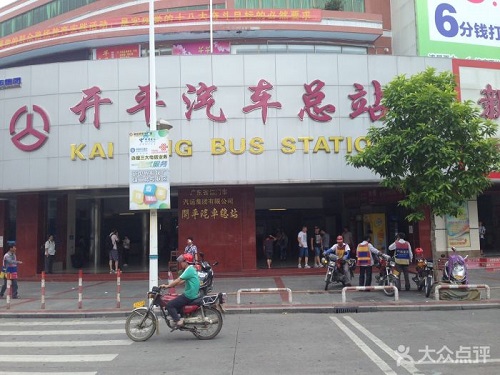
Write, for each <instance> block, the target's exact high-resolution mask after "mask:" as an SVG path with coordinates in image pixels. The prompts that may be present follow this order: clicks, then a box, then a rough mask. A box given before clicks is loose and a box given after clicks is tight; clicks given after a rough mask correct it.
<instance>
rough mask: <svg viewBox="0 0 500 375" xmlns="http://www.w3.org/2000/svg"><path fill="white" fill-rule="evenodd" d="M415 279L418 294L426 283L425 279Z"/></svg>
mask: <svg viewBox="0 0 500 375" xmlns="http://www.w3.org/2000/svg"><path fill="white" fill-rule="evenodd" d="M417 277H418V282H417V290H418V291H419V292H421V291H422V289H424V287H425V283H426V282H427V281H426V280H425V279H424V280H421V279H420V276H417Z"/></svg>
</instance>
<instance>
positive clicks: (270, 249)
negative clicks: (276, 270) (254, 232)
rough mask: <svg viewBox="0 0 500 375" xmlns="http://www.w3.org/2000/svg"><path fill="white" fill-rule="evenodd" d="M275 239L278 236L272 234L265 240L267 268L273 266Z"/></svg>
mask: <svg viewBox="0 0 500 375" xmlns="http://www.w3.org/2000/svg"><path fill="white" fill-rule="evenodd" d="M275 240H276V238H275V237H274V236H272V235H270V234H269V235H268V236H267V237H266V239H265V240H264V255H265V256H266V261H267V268H271V264H272V263H273V253H274V241H275Z"/></svg>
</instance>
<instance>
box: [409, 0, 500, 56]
mask: <svg viewBox="0 0 500 375" xmlns="http://www.w3.org/2000/svg"><path fill="white" fill-rule="evenodd" d="M415 8H416V12H417V30H418V36H417V42H418V53H419V55H420V56H431V57H452V58H461V59H473V60H474V59H477V60H492V61H500V56H499V54H498V49H499V48H500V4H498V2H496V1H483V0H453V1H451V0H428V1H415Z"/></svg>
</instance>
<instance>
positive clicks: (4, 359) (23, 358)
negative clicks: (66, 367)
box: [0, 354, 118, 374]
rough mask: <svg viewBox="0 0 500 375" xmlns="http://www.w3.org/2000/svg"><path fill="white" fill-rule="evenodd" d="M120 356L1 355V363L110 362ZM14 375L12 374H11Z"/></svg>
mask: <svg viewBox="0 0 500 375" xmlns="http://www.w3.org/2000/svg"><path fill="white" fill-rule="evenodd" d="M117 356H118V354H80V355H73V354H70V355H64V354H58V355H47V354H40V355H33V354H28V355H16V354H10V355H0V363H11V364H12V363H16V362H19V363H69V362H110V361H112V360H113V359H115V358H116V357H117ZM10 374H12V373H10Z"/></svg>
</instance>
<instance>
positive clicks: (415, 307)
mask: <svg viewBox="0 0 500 375" xmlns="http://www.w3.org/2000/svg"><path fill="white" fill-rule="evenodd" d="M499 308H500V300H493V301H492V300H487V301H484V302H479V303H478V302H471V303H464V302H457V303H450V302H444V303H439V302H437V303H433V304H414V303H406V304H402V303H394V304H380V305H363V304H352V303H348V304H336V305H331V304H325V305H259V306H255V305H226V306H224V310H225V312H226V314H227V315H236V314H298V313H301V314H302V313H315V314H321V313H323V314H349V313H370V312H384V311H385V312H396V311H401V312H407V311H454V310H486V309H499ZM130 311H132V310H128V311H123V310H119V311H112V310H100V311H99V310H84V311H67V312H61V311H19V312H14V311H12V312H10V311H9V312H0V318H6V319H13V318H17V319H43V318H53V319H68V318H79V319H84V318H125V317H127V316H128V314H129V313H130Z"/></svg>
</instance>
